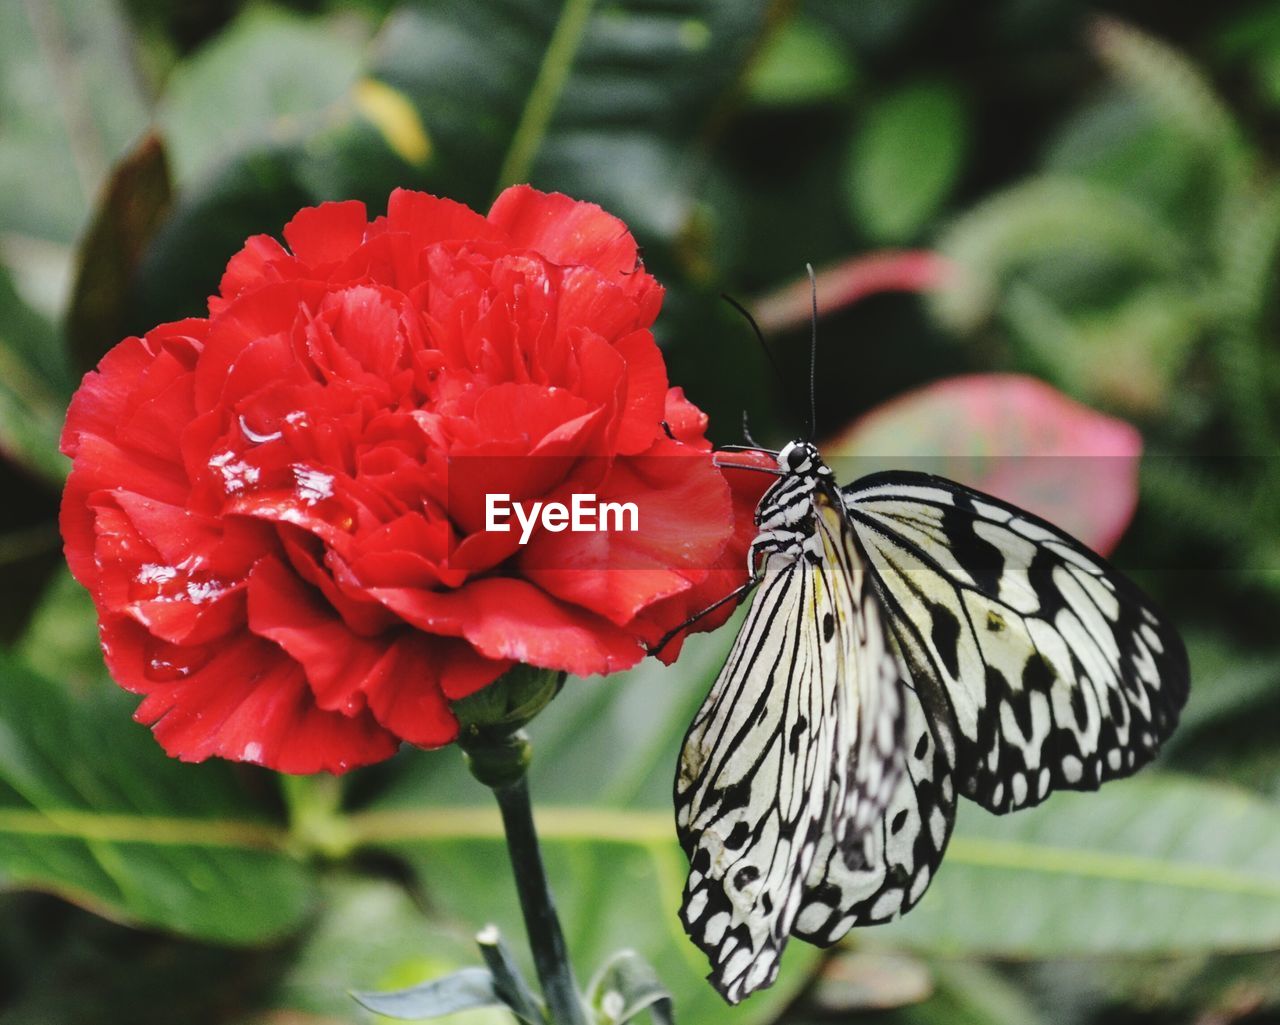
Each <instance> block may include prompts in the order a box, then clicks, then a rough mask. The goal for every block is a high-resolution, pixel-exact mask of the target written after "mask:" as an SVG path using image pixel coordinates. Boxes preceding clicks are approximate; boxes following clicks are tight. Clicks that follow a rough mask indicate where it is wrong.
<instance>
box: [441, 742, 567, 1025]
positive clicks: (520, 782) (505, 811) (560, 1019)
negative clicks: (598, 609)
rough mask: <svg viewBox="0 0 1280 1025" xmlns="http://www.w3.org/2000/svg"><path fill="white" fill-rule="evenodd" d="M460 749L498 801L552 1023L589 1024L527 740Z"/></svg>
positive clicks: (526, 928) (472, 769) (508, 850)
mask: <svg viewBox="0 0 1280 1025" xmlns="http://www.w3.org/2000/svg"><path fill="white" fill-rule="evenodd" d="M463 749H464V751H465V752H466V754H467V761H468V764H469V765H470V767H471V772H472V774H473V775H474V776H475V777H476V778H477V779H478V780H480V782H481V783H484V784H485V785H486V786H488V787H489V788H490V789H491V790H492V791H493V795H494V797H495V798H497V801H498V810H499V811H500V812H501V814H502V825H503V829H504V831H505V833H506V837H507V853H508V855H509V856H510V858H511V870H512V873H513V874H514V876H515V880H516V892H517V894H519V897H520V911H521V913H522V914H523V915H524V928H525V932H526V934H527V935H528V937H529V947H530V949H531V950H532V951H533V964H534V968H535V969H536V970H537V973H538V981H539V982H540V983H541V985H542V995H543V997H544V998H545V999H546V1002H547V1010H548V1012H549V1013H550V1020H551V1023H552V1025H587V1020H586V1016H585V1014H584V1012H583V1007H582V1000H581V998H580V997H579V995H578V983H577V980H576V979H575V978H574V976H573V967H572V965H571V964H570V963H569V951H568V947H567V946H566V944H565V941H564V933H563V931H562V930H561V928H560V919H559V917H558V916H557V915H556V908H555V901H554V900H553V898H552V896H551V888H550V886H549V885H548V883H547V873H546V869H545V868H544V867H543V864H542V851H541V849H540V848H539V846H538V833H537V830H536V829H535V828H534V825H533V807H532V805H531V803H530V801H529V783H528V780H527V779H526V777H525V772H524V770H525V766H526V765H527V764H528V761H529V741H528V739H527V738H526V736H525V734H524V732H523V731H517V732H515V733H512V734H509V735H507V736H506V737H502V738H500V739H489V740H488V742H486V743H483V744H477V743H475V742H474V741H473V742H472V743H471V744H466V743H464V745H463Z"/></svg>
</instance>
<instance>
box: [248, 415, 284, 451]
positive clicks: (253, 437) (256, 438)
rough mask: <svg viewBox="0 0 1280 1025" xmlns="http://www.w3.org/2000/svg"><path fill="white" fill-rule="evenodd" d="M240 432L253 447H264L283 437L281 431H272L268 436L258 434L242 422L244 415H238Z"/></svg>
mask: <svg viewBox="0 0 1280 1025" xmlns="http://www.w3.org/2000/svg"><path fill="white" fill-rule="evenodd" d="M240 431H241V433H242V434H244V436H245V437H246V438H248V439H249V440H250V441H252V442H253V443H254V444H255V445H265V444H266V443H267V442H268V441H279V440H280V439H281V438H283V437H284V432H283V431H272V432H271V433H270V434H259V433H258V432H257V431H255V430H253V428H251V427H250V426H249V425H248V424H247V423H245V422H244V414H243V413H241V414H240Z"/></svg>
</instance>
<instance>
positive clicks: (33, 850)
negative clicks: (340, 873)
mask: <svg viewBox="0 0 1280 1025" xmlns="http://www.w3.org/2000/svg"><path fill="white" fill-rule="evenodd" d="M0 680H2V681H3V687H0V874H2V875H3V877H4V879H5V881H6V884H7V885H8V886H9V887H11V888H23V889H38V890H47V891H50V892H52V893H56V894H58V895H60V896H62V897H64V898H66V899H68V900H71V901H73V902H75V903H77V904H81V905H83V906H85V907H87V908H90V909H91V910H93V911H96V912H97V913H99V914H101V915H105V916H106V917H109V918H114V919H117V920H120V921H124V922H129V923H133V924H143V925H148V926H152V927H155V928H159V929H165V930H170V931H173V932H178V933H182V934H185V935H189V936H194V937H198V938H201V939H205V940H210V941H216V942H220V943H235V944H244V943H263V942H266V941H268V940H272V939H275V938H277V937H280V936H282V935H286V934H288V933H290V932H292V931H293V930H295V929H296V928H297V927H298V926H299V925H300V924H301V922H302V919H303V917H304V915H305V914H306V912H307V910H308V908H309V907H310V904H311V899H312V893H311V882H310V878H309V876H308V874H307V872H306V871H305V870H304V867H303V865H302V864H301V863H300V862H299V861H297V860H295V859H294V858H293V857H291V856H289V855H288V854H287V853H286V850H285V848H286V845H287V837H286V835H285V834H284V832H283V831H282V830H281V829H280V827H279V826H277V825H276V824H274V823H273V822H272V821H271V820H270V819H269V818H267V817H266V816H265V815H264V814H263V813H262V812H261V811H259V810H258V809H256V808H255V807H254V806H253V804H252V802H250V801H249V800H248V799H247V798H246V797H245V795H244V794H243V792H242V791H241V789H240V787H239V785H238V784H237V782H236V775H235V772H234V770H233V769H232V768H231V767H230V766H229V765H225V764H222V763H218V764H211V765H207V766H199V767H193V766H189V765H182V764H180V763H178V762H177V761H172V760H170V759H168V758H167V757H166V756H165V755H164V753H163V752H162V751H161V749H160V747H159V746H158V745H157V744H156V743H155V741H154V739H153V738H152V737H151V736H150V735H149V733H148V732H147V731H146V730H145V729H143V728H142V727H141V726H136V725H133V724H132V723H130V722H129V714H128V707H129V706H130V705H131V704H132V701H131V699H128V698H126V697H125V696H124V695H123V694H121V693H119V692H116V691H115V690H114V688H112V689H111V690H106V689H105V688H101V687H100V688H99V689H97V690H96V691H95V693H94V694H91V695H89V696H87V697H85V698H82V699H72V698H70V697H69V696H67V695H66V693H65V692H64V691H63V690H62V689H61V688H60V687H59V686H58V685H57V684H56V683H53V682H51V681H49V680H46V679H44V678H42V677H40V676H37V675H36V674H35V673H34V672H32V671H31V670H30V669H29V668H27V667H26V666H24V665H23V664H22V663H21V662H19V661H18V660H17V659H15V658H14V657H13V656H11V655H8V654H4V655H0Z"/></svg>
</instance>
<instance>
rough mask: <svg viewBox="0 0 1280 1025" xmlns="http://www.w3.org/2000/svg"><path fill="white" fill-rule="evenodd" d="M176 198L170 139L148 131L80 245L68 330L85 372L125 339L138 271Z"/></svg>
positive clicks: (120, 169)
mask: <svg viewBox="0 0 1280 1025" xmlns="http://www.w3.org/2000/svg"><path fill="white" fill-rule="evenodd" d="M172 198H173V197H172V187H171V185H170V181H169V163H168V159H167V158H166V156H165V148H164V143H163V142H162V141H161V140H160V137H159V136H156V135H148V136H147V137H146V138H145V139H143V141H142V143H141V144H140V145H139V146H138V148H137V149H135V150H134V151H133V152H132V153H131V154H129V156H128V157H127V158H125V160H123V161H122V162H121V163H120V164H119V165H118V166H117V167H116V169H115V171H114V172H113V173H112V175H111V179H110V181H108V182H107V187H106V190H105V191H104V193H103V197H102V201H101V203H100V204H99V207H98V211H97V213H96V215H95V216H94V218H93V223H92V224H90V226H89V230H88V233H87V234H86V236H85V239H84V242H83V243H81V246H80V255H79V268H78V270H77V273H76V282H75V285H74V287H73V288H72V292H71V308H70V310H69V311H68V313H67V327H66V331H67V344H68V346H69V347H70V350H71V356H72V359H73V361H74V363H75V367H76V369H77V370H79V371H80V372H81V373H83V372H85V371H88V370H91V369H92V368H93V367H95V366H97V364H98V361H99V360H100V359H101V358H102V357H103V356H104V355H105V354H106V352H107V350H108V349H110V348H111V347H112V346H113V345H115V344H116V343H117V342H118V341H120V339H121V338H123V337H124V335H125V333H126V331H127V322H128V321H127V318H128V309H129V301H130V299H131V293H132V290H133V286H134V275H135V274H136V272H137V269H138V265H139V263H140V262H141V260H142V254H143V252H144V251H145V250H146V247H147V245H148V244H149V243H150V242H151V240H152V238H153V237H154V236H155V233H156V231H157V230H158V229H159V227H160V225H161V223H163V221H164V219H165V217H166V216H167V215H168V213H169V206H170V203H171V202H172Z"/></svg>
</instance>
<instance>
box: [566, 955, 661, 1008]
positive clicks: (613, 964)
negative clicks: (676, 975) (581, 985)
mask: <svg viewBox="0 0 1280 1025" xmlns="http://www.w3.org/2000/svg"><path fill="white" fill-rule="evenodd" d="M587 1000H588V1002H589V1003H590V1005H591V1007H592V1009H593V1010H594V1011H595V1012H596V1015H597V1017H598V1018H599V1021H600V1025H624V1023H625V1022H629V1021H632V1020H634V1019H635V1018H638V1017H639V1016H640V1015H641V1014H644V1013H645V1012H646V1011H647V1012H648V1013H649V1016H650V1018H651V1019H652V1021H653V1022H654V1025H673V1023H674V1020H675V1019H674V1015H673V1012H672V1008H671V992H670V991H669V990H668V989H667V988H666V987H665V986H664V985H663V984H662V982H661V980H659V978H658V974H657V973H656V972H655V971H654V970H653V966H652V965H650V964H649V962H648V961H646V960H645V959H644V958H642V957H641V956H640V955H639V954H637V953H636V952H635V951H634V950H620V951H618V953H616V954H614V955H613V957H611V958H610V959H609V960H608V961H606V962H605V963H604V964H603V965H601V966H600V969H599V970H598V971H597V972H596V974H595V977H594V978H593V979H592V980H591V983H590V984H589V985H588V986H587Z"/></svg>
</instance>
